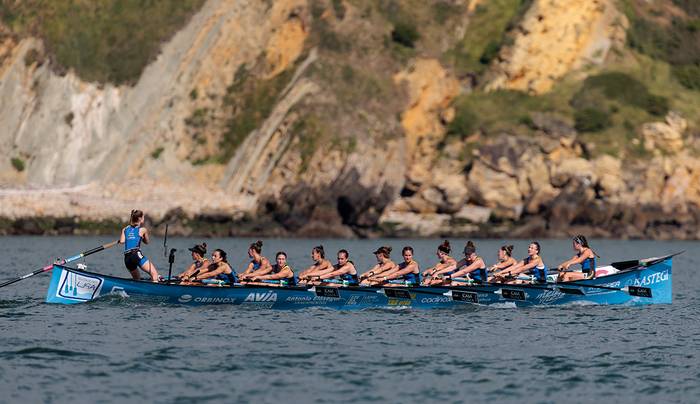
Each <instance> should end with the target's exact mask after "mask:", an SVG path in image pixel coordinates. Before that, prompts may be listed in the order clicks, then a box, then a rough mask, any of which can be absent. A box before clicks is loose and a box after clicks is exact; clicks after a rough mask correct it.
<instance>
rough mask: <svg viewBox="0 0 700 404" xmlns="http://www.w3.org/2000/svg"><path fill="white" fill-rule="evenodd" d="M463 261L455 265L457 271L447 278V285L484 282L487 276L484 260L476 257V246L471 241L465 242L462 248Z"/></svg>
mask: <svg viewBox="0 0 700 404" xmlns="http://www.w3.org/2000/svg"><path fill="white" fill-rule="evenodd" d="M463 252H464V259H462V260H461V261H459V262H458V263H457V270H456V271H455V272H454V273H452V275H450V276H449V279H448V282H446V284H448V285H459V284H464V283H469V282H471V281H474V282H478V283H481V282H486V280H487V279H488V274H487V270H486V264H485V263H484V260H483V259H482V258H481V257H479V256H478V255H476V246H475V245H474V243H473V242H472V241H467V245H466V246H465V247H464V251H463Z"/></svg>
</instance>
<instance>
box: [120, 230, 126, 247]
mask: <svg viewBox="0 0 700 404" xmlns="http://www.w3.org/2000/svg"><path fill="white" fill-rule="evenodd" d="M124 230H126V227H125V228H123V229H122V234H120V235H119V244H124V243H126V235H124Z"/></svg>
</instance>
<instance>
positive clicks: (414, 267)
mask: <svg viewBox="0 0 700 404" xmlns="http://www.w3.org/2000/svg"><path fill="white" fill-rule="evenodd" d="M401 255H402V256H403V262H402V263H400V264H399V265H397V266H395V267H394V269H393V270H391V271H389V272H385V273H383V274H380V275H377V276H375V277H372V278H370V282H371V284H372V285H373V286H378V285H383V286H389V287H401V286H409V287H412V286H418V285H419V284H420V267H419V266H418V263H417V262H416V261H414V260H413V247H410V246H406V247H404V248H403V250H401Z"/></svg>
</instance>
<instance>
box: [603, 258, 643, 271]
mask: <svg viewBox="0 0 700 404" xmlns="http://www.w3.org/2000/svg"><path fill="white" fill-rule="evenodd" d="M610 265H611V266H612V267H613V268H615V269H618V270H620V271H624V270H625V269H630V268H634V267H637V266H639V260H630V261H618V262H613V263H612V264H610Z"/></svg>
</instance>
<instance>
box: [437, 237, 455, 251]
mask: <svg viewBox="0 0 700 404" xmlns="http://www.w3.org/2000/svg"><path fill="white" fill-rule="evenodd" d="M438 251H442V252H443V253H445V254H449V253H450V251H452V247H450V241H449V240H445V241H443V242H442V244H440V245H439V246H438Z"/></svg>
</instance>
